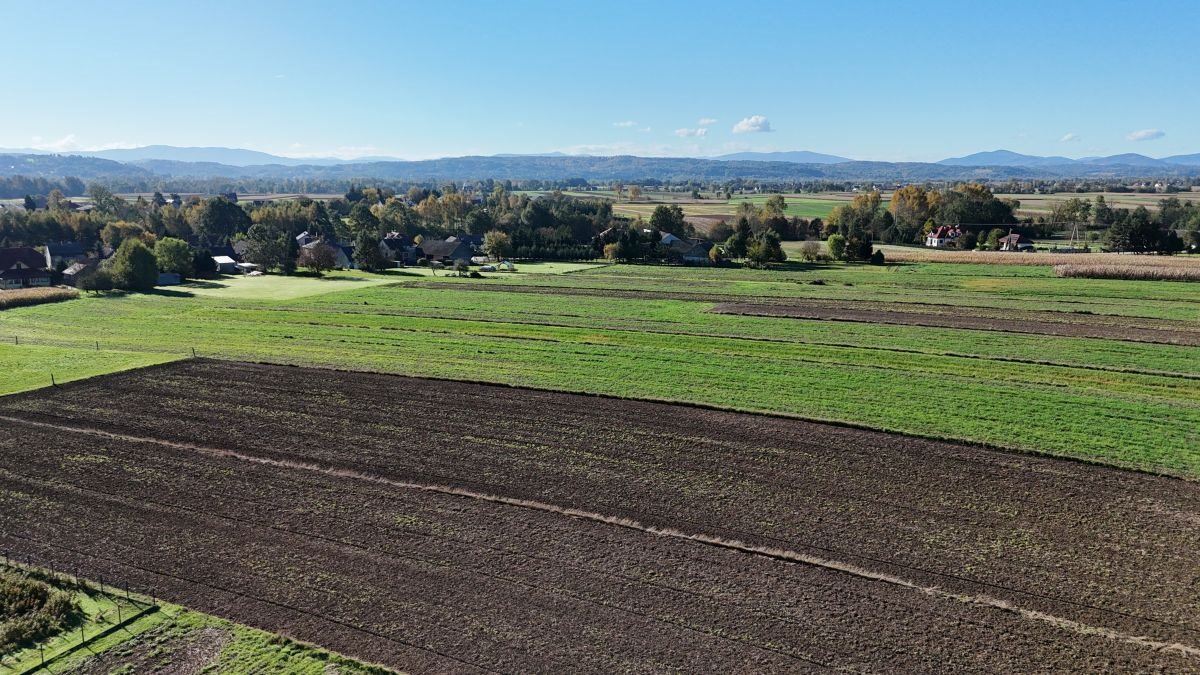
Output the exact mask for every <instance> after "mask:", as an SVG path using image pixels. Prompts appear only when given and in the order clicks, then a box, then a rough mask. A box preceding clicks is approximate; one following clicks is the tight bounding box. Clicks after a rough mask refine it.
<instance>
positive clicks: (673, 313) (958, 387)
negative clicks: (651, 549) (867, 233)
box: [0, 285, 1200, 476]
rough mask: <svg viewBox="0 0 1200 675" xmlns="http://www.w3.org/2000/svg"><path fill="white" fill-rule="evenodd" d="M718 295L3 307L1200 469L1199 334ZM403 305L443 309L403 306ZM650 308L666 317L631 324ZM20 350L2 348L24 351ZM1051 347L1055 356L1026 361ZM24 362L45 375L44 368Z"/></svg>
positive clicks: (139, 301) (39, 317)
mask: <svg viewBox="0 0 1200 675" xmlns="http://www.w3.org/2000/svg"><path fill="white" fill-rule="evenodd" d="M710 306H711V305H709V304H705V303H698V302H685V301H651V300H632V299H630V300H624V299H605V298H589V297H579V296H570V297H568V298H564V297H562V296H554V295H553V294H547V295H545V296H539V295H535V294H528V293H526V294H521V293H511V294H504V293H467V292H457V291H455V290H454V289H452V288H437V289H415V288H409V287H407V286H404V285H401V286H383V287H376V288H364V289H361V290H357V291H345V292H342V293H331V294H327V295H323V296H321V297H320V298H317V299H297V300H292V301H287V302H265V301H264V302H257V303H248V302H244V301H239V302H232V303H228V302H227V303H221V302H217V301H214V300H211V299H203V300H201V299H199V298H196V299H192V300H188V301H180V300H178V299H175V298H162V297H155V296H147V297H132V298H124V299H120V300H118V301H117V302H111V303H110V302H108V301H107V299H104V298H100V299H95V298H85V299H82V300H78V301H75V302H73V303H68V304H66V305H59V306H55V307H54V308H50V307H34V308H27V309H22V310H13V311H10V312H8V313H6V315H5V317H4V319H5V322H6V323H5V328H6V329H9V330H13V331H14V332H20V334H21V338H22V340H27V341H35V342H36V341H50V342H52V343H53V344H57V345H60V346H62V347H70V346H72V345H74V346H76V347H77V348H78V349H76V350H64V351H63V353H64V354H68V355H70V354H74V355H75V356H74V358H76V359H77V360H78V362H79V363H80V364H84V363H90V359H91V357H92V353H91V348H92V345H93V343H94V342H95V341H96V340H104V346H105V348H106V349H107V348H116V349H128V350H131V351H135V350H145V351H148V352H155V351H157V352H161V353H158V354H153V353H152V356H154V357H155V358H159V359H162V358H177V357H180V356H184V355H186V354H190V350H191V348H193V347H194V348H196V349H197V350H198V353H200V354H201V355H216V356H220V357H222V358H233V359H243V360H266V361H272V362H277V363H290V364H295V365H325V366H333V367H337V368H342V369H356V370H371V371H383V372H394V373H403V374H417V375H423V376H429V377H438V378H449V379H487V380H489V381H496V382H502V383H508V384H517V385H524V386H533V387H540V388H547V389H557V390H567V391H583V392H591V393H599V394H609V395H615V396H621V397H627V398H638V399H654V400H677V401H683V402H691V403H697V404H705V405H715V406H720V407H725V408H736V409H740V410H748V411H764V412H776V413H783V414H788V415H796V416H800V417H804V418H808V419H819V420H833V421H842V422H852V423H856V424H861V425H865V426H871V427H875V428H880V429H884V430H893V431H901V432H904V433H909V434H916V435H922V436H934V437H941V438H958V439H966V440H972V441H978V442H984V443H988V444H990V445H993V446H1002V447H1010V448H1022V449H1028V450H1038V451H1043V452H1051V453H1057V454H1063V455H1070V456H1076V457H1081V458H1088V459H1093V460H1099V461H1104V462H1109V463H1113V464H1117V465H1122V466H1130V467H1137V468H1145V469H1150V470H1155V471H1163V472H1168V473H1173V474H1176V475H1185V476H1195V475H1200V453H1197V452H1196V448H1197V447H1200V442H1197V439H1196V432H1195V431H1194V429H1196V428H1198V427H1200V420H1198V419H1197V417H1198V416H1200V411H1198V410H1197V406H1196V402H1197V389H1196V388H1195V387H1194V386H1190V385H1191V383H1190V382H1189V381H1188V379H1187V378H1180V377H1174V376H1163V375H1157V374H1154V373H1159V372H1163V373H1170V374H1171V375H1185V376H1189V377H1190V376H1192V375H1196V374H1198V373H1197V371H1196V363H1197V362H1196V359H1195V353H1196V350H1195V348H1188V347H1179V346H1170V345H1152V344H1140V343H1130V342H1115V341H1102V340H1089V339H1079V338H1052V337H1043V336H1023V335H1020V334H1002V333H995V332H987V331H964V330H957V329H932V328H922V327H900V326H883V325H872V324H864V323H857V324H855V323H847V322H829V321H806V320H799V319H786V318H761V317H735V316H725V315H716V314H711V313H709V312H708V311H707V309H708V307H710ZM101 308H102V309H101ZM67 309H70V310H71V311H69V312H68V311H66V310H67ZM401 310H408V311H417V310H420V311H424V312H427V313H429V314H432V315H434V316H430V317H428V318H410V317H404V316H397V315H396V313H397V312H398V311H401ZM96 311H104V312H105V313H106V315H105V321H104V322H96V321H94V320H92V319H91V318H89V317H91V316H92V315H93V314H94V312H96ZM533 311H537V312H541V313H542V314H543V315H546V314H555V313H566V314H574V315H580V316H582V318H579V317H577V318H575V319H571V320H569V321H549V322H540V323H568V324H569V323H578V324H580V325H579V327H570V328H563V327H554V326H541V325H531V324H529V323H528V322H527V320H526V321H515V322H504V321H501V322H497V321H495V320H493V317H496V318H501V319H502V318H503V317H505V316H506V315H512V314H517V315H527V314H528V313H529V312H533ZM460 315H461V318H460ZM614 315H615V316H616V318H611V317H613V316H614ZM525 318H526V319H527V318H528V316H526V317H525ZM476 319H478V320H476ZM609 324H611V325H612V326H613V328H614V330H609V329H608V326H609ZM651 324H657V325H658V326H659V327H661V328H662V329H663V331H664V333H661V334H660V333H655V332H648V331H645V330H642V331H638V330H636V329H635V330H626V329H627V328H636V327H648V326H649V325H651ZM714 332H722V333H729V334H730V337H710V335H711V334H713V333H714ZM761 338H771V339H772V340H775V339H778V340H781V342H774V341H764V340H762V339H761ZM879 347H897V348H898V349H897V350H895V351H880V350H879V349H878V348H879ZM24 348H25V345H24V344H23V345H22V346H21V347H19V348H18V347H11V348H8V350H4V349H0V355H3V354H5V353H9V354H14V357H12V358H19V355H20V354H21V353H22V352H21V351H20V350H21V349H24ZM901 350H911V352H909V353H906V352H905V351H901ZM1046 356H1049V357H1050V358H1049V359H1047V358H1045V357H1046ZM981 357H994V358H995V359H1004V360H988V359H987V358H981ZM12 358H10V360H12ZM1047 360H1050V361H1055V362H1059V363H1060V365H1038V366H1036V367H1030V366H1027V365H1023V364H1022V361H1033V362H1044V361H1047ZM714 364H720V365H719V367H714ZM18 365H19V363H18ZM1075 366H1079V367H1075ZM89 367H90V366H89ZM27 370H28V371H29V372H31V373H34V374H36V375H38V376H39V377H38V380H39V381H38V382H37V383H38V384H46V383H48V379H49V378H48V376H47V375H48V374H47V373H44V372H43V373H37V369H36V368H27ZM631 373H634V374H636V376H635V377H630V374H631ZM59 374H60V375H65V374H66V373H65V372H59ZM5 384H6V383H5ZM862 391H875V392H881V393H880V394H879V395H878V396H873V397H869V398H868V397H863V396H862V395H861V392H862ZM900 392H902V393H900ZM892 395H895V396H900V397H901V399H903V400H912V401H929V402H936V401H953V402H954V407H955V409H956V411H957V412H956V414H955V415H952V416H947V415H945V414H943V413H941V412H940V409H939V408H938V407H937V406H932V405H917V406H897V405H896V404H895V403H894V400H900V399H894V400H893V399H889V396H892ZM999 410H1004V411H1005V414H1004V415H1003V416H1001V415H998V411H999ZM1011 419H1020V420H1021V424H1019V425H1013V424H1012V423H1011V422H1010V421H1008V420H1011ZM1164 420H1173V423H1172V424H1165V423H1164Z"/></svg>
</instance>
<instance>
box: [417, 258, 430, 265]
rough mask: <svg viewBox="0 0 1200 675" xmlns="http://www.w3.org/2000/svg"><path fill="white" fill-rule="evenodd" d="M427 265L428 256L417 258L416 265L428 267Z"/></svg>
mask: <svg viewBox="0 0 1200 675" xmlns="http://www.w3.org/2000/svg"><path fill="white" fill-rule="evenodd" d="M428 266H429V259H428V258H417V267H428Z"/></svg>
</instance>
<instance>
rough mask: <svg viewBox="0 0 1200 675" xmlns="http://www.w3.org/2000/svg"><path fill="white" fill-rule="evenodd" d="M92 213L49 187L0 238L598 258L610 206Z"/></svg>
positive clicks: (361, 201)
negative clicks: (402, 243) (465, 238)
mask: <svg viewBox="0 0 1200 675" xmlns="http://www.w3.org/2000/svg"><path fill="white" fill-rule="evenodd" d="M89 196H90V198H91V201H92V204H93V206H94V208H93V209H92V210H90V211H76V210H73V209H72V208H71V206H72V204H71V203H70V202H69V201H68V200H67V198H65V196H64V195H63V194H62V192H61V191H58V190H53V191H52V192H51V194H50V195H49V198H48V199H47V201H46V205H47V207H46V208H45V209H39V210H36V211H8V210H5V211H2V212H0V242H3V243H5V245H9V246H40V245H43V244H46V243H51V242H59V241H77V242H80V243H82V244H84V245H85V247H87V248H88V249H89V250H93V251H96V252H97V253H98V252H99V251H100V250H101V249H102V248H103V247H109V248H111V249H117V248H119V247H120V245H121V244H122V242H124V241H125V240H128V239H139V240H141V241H143V242H144V243H146V244H153V242H154V241H155V240H156V239H160V238H163V237H172V238H176V239H181V240H191V241H193V242H195V243H196V244H197V245H198V246H201V247H206V246H223V245H229V244H232V243H235V242H237V241H241V240H245V241H246V242H247V247H248V251H249V252H248V253H247V258H249V259H250V260H251V261H252V262H260V263H263V264H266V265H267V266H268V267H280V266H284V265H285V264H286V262H285V261H286V260H288V259H294V257H295V256H294V255H293V254H294V253H295V251H294V249H293V247H292V246H291V244H289V242H291V241H294V239H295V237H296V235H298V234H300V233H302V232H305V231H307V232H308V233H309V234H311V235H315V236H317V237H320V238H322V239H323V240H324V241H326V242H330V243H334V242H337V243H341V244H349V245H354V246H356V247H364V246H365V245H366V244H369V243H371V242H373V243H374V245H375V247H376V248H377V247H378V244H379V242H380V240H382V239H383V238H384V237H385V236H387V235H389V234H393V233H394V234H398V235H402V236H406V237H410V238H412V239H414V240H417V241H419V240H421V239H423V238H428V237H434V238H439V239H440V238H444V237H446V236H448V235H451V234H462V233H466V234H476V235H482V234H485V233H488V232H493V231H495V232H498V233H502V234H503V235H505V237H506V240H505V241H506V242H507V247H508V249H509V252H510V254H511V255H514V256H517V257H520V258H541V259H590V258H594V257H597V256H598V251H596V250H595V249H594V248H593V240H594V239H595V237H596V235H597V234H599V233H600V232H602V231H604V230H606V229H608V228H610V227H612V226H613V225H614V223H615V222H617V221H618V220H620V219H615V218H614V216H613V213H612V203H611V202H610V201H609V200H606V199H600V198H597V199H586V198H573V197H565V196H563V195H561V194H557V193H555V194H550V195H544V196H542V197H540V198H532V197H530V196H529V195H526V194H520V193H516V192H510V191H509V190H507V189H506V188H505V187H504V186H503V185H500V184H496V185H495V186H494V188H493V190H492V192H491V193H489V194H488V195H487V196H486V198H481V197H476V198H471V197H470V196H468V195H466V194H464V193H462V192H459V191H458V190H457V189H456V187H455V186H454V185H447V186H445V188H444V189H442V190H434V189H431V188H427V187H419V186H414V187H410V189H409V190H408V191H407V192H406V193H405V194H404V195H401V196H397V195H396V194H394V193H392V192H391V191H390V190H388V189H386V188H377V187H365V188H361V187H357V186H356V187H353V188H352V189H351V190H350V191H348V192H347V193H346V195H345V196H344V197H342V198H339V199H334V200H331V201H329V202H328V203H326V202H323V201H318V200H311V199H299V200H284V201H278V202H272V203H267V204H263V205H259V206H253V205H249V206H243V205H240V204H237V203H234V202H233V201H230V200H229V199H226V198H225V197H212V198H208V199H199V198H192V199H190V200H188V201H182V200H179V199H178V196H177V195H171V197H172V198H171V199H167V197H166V196H164V195H162V194H161V193H157V192H156V193H154V195H153V196H152V197H151V198H150V199H145V198H142V197H138V198H137V199H136V200H134V201H129V200H126V199H122V198H120V197H117V196H116V195H114V194H113V193H112V192H110V191H109V190H108V189H107V188H104V187H103V186H99V185H93V186H91V188H90V189H89Z"/></svg>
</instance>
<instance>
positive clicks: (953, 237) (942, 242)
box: [925, 225, 963, 248]
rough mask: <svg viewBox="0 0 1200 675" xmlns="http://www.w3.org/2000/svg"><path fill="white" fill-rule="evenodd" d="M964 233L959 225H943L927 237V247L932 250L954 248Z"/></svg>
mask: <svg viewBox="0 0 1200 675" xmlns="http://www.w3.org/2000/svg"><path fill="white" fill-rule="evenodd" d="M962 234H963V231H962V229H961V228H959V227H958V226H957V225H955V226H954V227H950V226H949V225H942V226H940V227H936V228H934V229H933V231H931V232H930V233H929V234H928V235H927V236H926V237H925V245H926V246H928V247H930V248H947V247H949V246H952V245H953V244H954V243H955V242H957V241H958V238H959V237H961V236H962Z"/></svg>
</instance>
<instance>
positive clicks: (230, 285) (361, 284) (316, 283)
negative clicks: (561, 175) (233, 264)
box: [159, 262, 597, 300]
mask: <svg viewBox="0 0 1200 675" xmlns="http://www.w3.org/2000/svg"><path fill="white" fill-rule="evenodd" d="M516 267H517V270H516V272H515V273H511V274H510V273H508V272H496V273H495V274H496V275H497V276H507V277H520V278H524V277H527V276H531V275H534V276H536V275H542V274H568V273H571V272H579V271H581V270H587V269H592V268H594V267H597V265H595V264H592V263H569V262H525V263H521V264H519V265H517V266H516ZM448 274H449V272H447V271H446V270H433V269H432V268H429V267H406V268H404V269H394V270H386V271H384V272H380V273H378V274H373V273H370V272H360V271H357V270H338V271H333V272H327V273H326V274H325V275H324V276H322V277H310V276H296V277H284V276H278V275H270V274H265V275H262V276H256V277H252V276H242V275H234V276H224V277H220V278H219V279H215V280H212V281H202V280H201V281H192V282H189V283H186V284H183V285H182V286H172V287H170V288H163V289H160V290H159V293H160V294H161V295H167V296H171V295H180V294H190V295H197V296H210V297H218V298H225V299H244V300H291V299H293V298H302V297H306V296H311V295H322V294H324V293H334V292H337V291H346V290H350V289H354V288H369V287H371V286H380V285H383V284H391V283H396V282H397V281H404V280H405V279H414V278H426V277H429V278H432V277H438V278H442V277H446V276H447V275H448Z"/></svg>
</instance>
